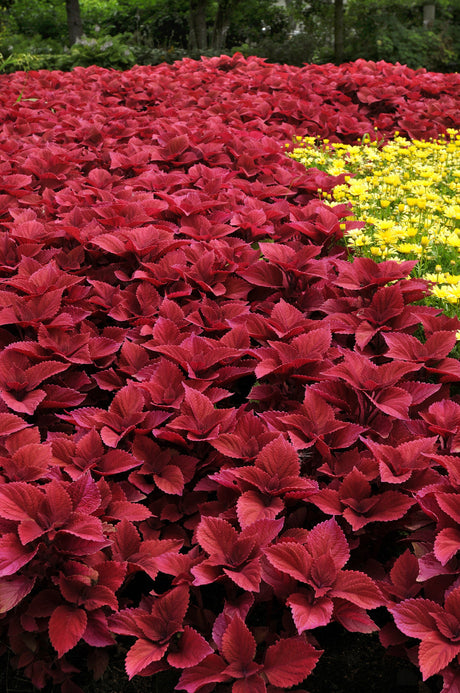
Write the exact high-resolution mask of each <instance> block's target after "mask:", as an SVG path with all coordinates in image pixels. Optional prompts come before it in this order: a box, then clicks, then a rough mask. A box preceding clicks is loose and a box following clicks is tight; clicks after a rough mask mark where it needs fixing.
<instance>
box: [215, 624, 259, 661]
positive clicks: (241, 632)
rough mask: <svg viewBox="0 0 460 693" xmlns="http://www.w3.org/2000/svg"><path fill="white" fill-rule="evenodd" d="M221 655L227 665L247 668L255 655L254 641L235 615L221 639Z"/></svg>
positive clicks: (247, 629) (245, 626)
mask: <svg viewBox="0 0 460 693" xmlns="http://www.w3.org/2000/svg"><path fill="white" fill-rule="evenodd" d="M222 654H223V656H224V657H225V659H226V660H227V662H229V664H232V663H235V664H240V665H241V667H242V668H245V667H247V666H249V664H250V663H251V662H252V661H253V659H254V657H255V654H256V641H255V639H254V636H253V635H252V633H251V631H250V630H249V628H248V627H247V625H246V624H245V623H244V621H243V620H242V618H241V617H240V616H238V614H235V616H234V617H233V619H232V621H231V622H230V625H229V626H228V627H227V629H226V631H225V633H224V635H223V637H222Z"/></svg>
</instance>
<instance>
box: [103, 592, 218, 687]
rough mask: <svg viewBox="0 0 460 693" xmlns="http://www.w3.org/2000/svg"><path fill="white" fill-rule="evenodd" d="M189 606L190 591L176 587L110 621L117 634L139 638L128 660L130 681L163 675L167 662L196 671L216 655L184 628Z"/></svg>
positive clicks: (127, 668) (200, 639) (189, 629)
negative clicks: (206, 660) (139, 677)
mask: <svg viewBox="0 0 460 693" xmlns="http://www.w3.org/2000/svg"><path fill="white" fill-rule="evenodd" d="M149 602H150V608H147V607H148V606H149ZM188 602H189V593H188V589H187V588H186V587H174V588H173V589H172V590H170V591H169V592H167V593H165V594H163V595H161V596H160V597H158V598H156V599H152V598H151V599H150V600H148V599H145V601H144V604H143V605H142V606H140V607H138V608H136V609H123V610H121V611H119V612H118V613H117V614H114V615H113V616H111V617H110V618H109V625H110V627H111V629H112V630H113V631H114V632H115V633H120V634H122V635H135V636H136V637H137V640H136V642H135V643H134V645H133V646H132V647H131V648H130V650H129V652H128V654H127V656H126V673H127V674H128V676H129V678H132V677H133V676H135V675H136V674H142V675H144V676H145V675H148V674H151V673H155V672H157V671H161V670H162V669H164V668H165V667H166V666H167V665H166V662H167V663H168V664H170V665H171V666H173V667H175V668H177V669H184V668H189V667H193V666H195V665H196V664H198V663H199V662H201V661H202V660H203V659H204V658H205V657H207V656H208V655H210V654H211V653H212V647H211V646H210V645H209V644H208V643H207V642H206V640H205V639H204V638H203V636H201V635H200V634H199V633H197V632H196V631H195V630H194V629H193V628H191V627H190V626H187V625H184V624H183V621H184V618H185V615H186V613H187V609H188ZM165 660H166V661H165Z"/></svg>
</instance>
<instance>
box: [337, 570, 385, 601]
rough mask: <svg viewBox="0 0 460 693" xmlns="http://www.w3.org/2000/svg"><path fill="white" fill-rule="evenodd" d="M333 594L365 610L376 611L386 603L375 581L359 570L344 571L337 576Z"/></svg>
mask: <svg viewBox="0 0 460 693" xmlns="http://www.w3.org/2000/svg"><path fill="white" fill-rule="evenodd" d="M332 594H333V595H334V596H336V597H341V598H342V599H346V600H347V601H349V602H351V603H352V604H356V606H360V607H362V608H363V609H375V608H376V607H378V606H383V605H384V604H385V602H386V600H385V598H384V597H383V595H382V593H381V592H380V590H379V588H378V587H377V585H376V584H375V583H374V581H373V580H372V579H371V578H370V577H369V576H368V575H366V574H365V573H360V572H359V571H357V570H343V571H341V572H339V573H338V574H337V578H336V581H335V584H334V588H333V591H332Z"/></svg>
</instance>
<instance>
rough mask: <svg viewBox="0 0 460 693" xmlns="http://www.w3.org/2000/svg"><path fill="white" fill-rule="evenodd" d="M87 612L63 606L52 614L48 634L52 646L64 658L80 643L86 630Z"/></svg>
mask: <svg viewBox="0 0 460 693" xmlns="http://www.w3.org/2000/svg"><path fill="white" fill-rule="evenodd" d="M87 621H88V617H87V615H86V611H84V610H83V609H78V608H76V607H72V606H67V605H65V604H62V605H61V606H58V607H57V608H56V609H55V610H54V611H53V613H52V614H51V617H50V620H49V624H48V632H49V636H50V641H51V644H52V645H53V647H54V649H55V650H56V652H57V653H58V657H62V656H63V655H64V654H65V653H66V652H68V651H69V650H71V649H72V648H73V647H75V645H76V644H77V643H78V641H79V640H80V638H81V637H82V635H83V633H84V632H85V629H86V624H87Z"/></svg>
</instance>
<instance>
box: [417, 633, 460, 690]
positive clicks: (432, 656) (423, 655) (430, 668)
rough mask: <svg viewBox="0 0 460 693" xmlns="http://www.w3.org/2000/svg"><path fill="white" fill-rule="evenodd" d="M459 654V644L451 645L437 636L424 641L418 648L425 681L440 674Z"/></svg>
mask: <svg viewBox="0 0 460 693" xmlns="http://www.w3.org/2000/svg"><path fill="white" fill-rule="evenodd" d="M459 653H460V645H459V644H458V643H450V642H448V641H447V640H446V639H445V638H442V639H441V638H440V637H439V636H438V635H436V634H434V635H432V636H430V637H429V638H427V639H426V640H422V642H421V643H420V645H419V648H418V661H419V667H420V671H421V672H422V675H423V680H424V681H426V679H428V678H429V677H430V676H434V675H435V674H439V672H440V671H441V670H442V669H444V668H445V667H446V666H447V665H448V664H449V662H451V661H452V660H453V658H454V657H456V656H457V655H458V654H459Z"/></svg>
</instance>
